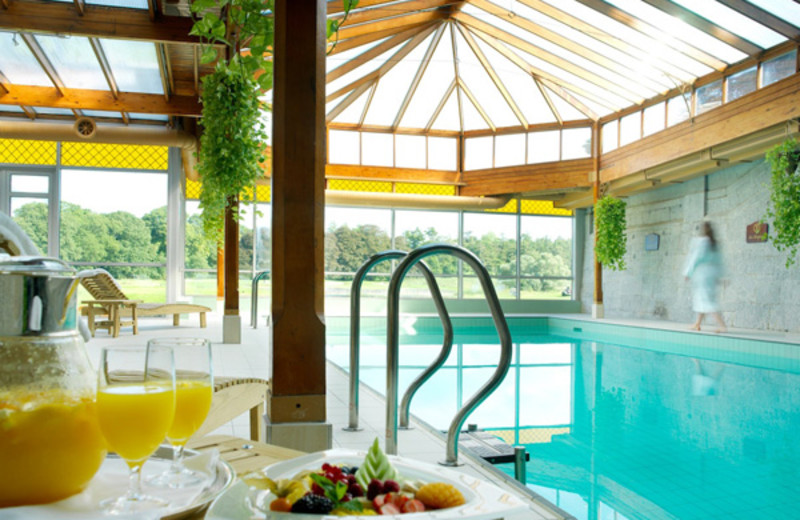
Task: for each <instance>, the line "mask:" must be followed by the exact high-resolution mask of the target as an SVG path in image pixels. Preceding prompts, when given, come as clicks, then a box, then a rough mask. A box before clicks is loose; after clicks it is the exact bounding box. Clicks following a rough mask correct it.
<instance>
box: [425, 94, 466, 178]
mask: <svg viewBox="0 0 800 520" xmlns="http://www.w3.org/2000/svg"><path fill="white" fill-rule="evenodd" d="M466 102H467V103H469V100H466ZM431 128H432V129H434V130H455V131H460V130H461V118H460V117H459V114H458V91H457V89H454V90H453V92H452V93H451V94H450V97H449V98H448V99H447V101H446V102H445V104H444V106H443V107H442V111H441V112H439V115H438V116H437V117H436V120H434V122H433V125H431ZM428 167H430V165H428Z"/></svg>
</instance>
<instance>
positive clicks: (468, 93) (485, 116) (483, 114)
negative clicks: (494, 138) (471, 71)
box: [458, 78, 497, 132]
mask: <svg viewBox="0 0 800 520" xmlns="http://www.w3.org/2000/svg"><path fill="white" fill-rule="evenodd" d="M458 87H459V88H460V89H461V90H462V91H463V92H464V95H466V96H467V99H469V100H470V101H471V102H472V106H474V107H475V110H477V111H478V113H479V114H480V115H481V117H482V118H483V120H484V121H486V124H487V125H489V128H491V129H492V131H493V132H494V131H495V130H497V126H496V125H495V124H494V123H493V122H492V119H491V118H490V117H489V114H487V113H486V110H484V109H483V107H482V106H481V104H480V102H479V101H478V98H477V97H475V95H474V94H473V93H472V91H471V90H470V89H469V87H467V84H466V83H464V82H463V81H461V79H460V78H459V79H458Z"/></svg>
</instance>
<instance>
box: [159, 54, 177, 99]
mask: <svg viewBox="0 0 800 520" xmlns="http://www.w3.org/2000/svg"><path fill="white" fill-rule="evenodd" d="M155 45H156V57H157V58H158V72H159V74H160V76H161V88H162V89H164V100H165V101H167V102H168V103H169V98H170V97H171V96H172V93H173V92H175V80H174V78H173V76H172V63H171V62H170V59H169V52H168V49H167V44H165V43H156V44H155Z"/></svg>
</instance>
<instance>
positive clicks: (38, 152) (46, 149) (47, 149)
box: [0, 139, 57, 165]
mask: <svg viewBox="0 0 800 520" xmlns="http://www.w3.org/2000/svg"><path fill="white" fill-rule="evenodd" d="M56 148H57V146H56V142H55V141H27V140H23V139H0V163H8V164H45V165H55V164H56Z"/></svg>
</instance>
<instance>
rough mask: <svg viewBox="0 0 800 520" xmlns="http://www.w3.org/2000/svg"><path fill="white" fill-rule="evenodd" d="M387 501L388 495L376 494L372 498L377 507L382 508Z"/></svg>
mask: <svg viewBox="0 0 800 520" xmlns="http://www.w3.org/2000/svg"><path fill="white" fill-rule="evenodd" d="M385 503H386V495H383V494H381V495H375V497H373V499H372V505H373V506H375V509H380V508H381V507H382V506H383V504H385Z"/></svg>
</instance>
